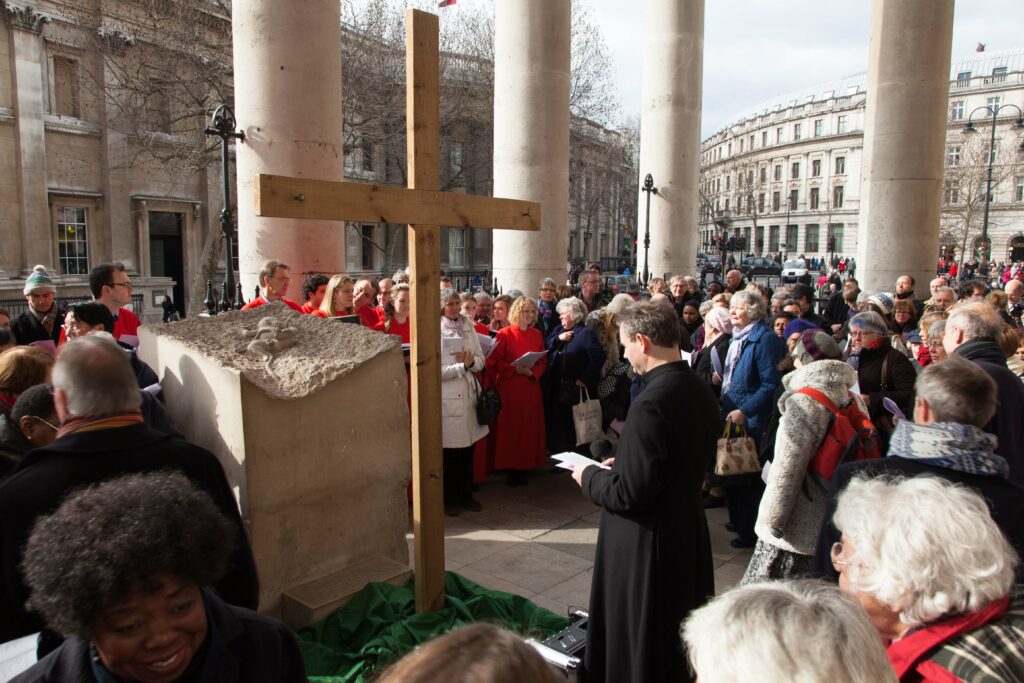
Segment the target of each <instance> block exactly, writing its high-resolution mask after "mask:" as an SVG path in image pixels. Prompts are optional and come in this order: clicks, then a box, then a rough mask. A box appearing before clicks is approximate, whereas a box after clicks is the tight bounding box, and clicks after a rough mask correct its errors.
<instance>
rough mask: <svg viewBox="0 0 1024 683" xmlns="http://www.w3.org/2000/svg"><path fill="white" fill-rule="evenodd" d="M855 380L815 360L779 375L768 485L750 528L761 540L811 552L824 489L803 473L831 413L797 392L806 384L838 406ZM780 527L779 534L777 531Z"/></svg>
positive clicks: (845, 370)
mask: <svg viewBox="0 0 1024 683" xmlns="http://www.w3.org/2000/svg"><path fill="white" fill-rule="evenodd" d="M856 381H857V373H856V371H854V369H853V368H851V367H850V366H849V365H847V364H846V363H843V362H841V361H835V360H820V361H815V362H813V363H810V364H808V365H805V366H803V367H802V368H800V369H798V370H796V371H794V372H791V373H790V374H788V375H786V376H784V377H783V378H782V383H783V386H784V387H785V389H786V391H785V393H784V394H782V397H781V398H780V399H779V411H780V412H781V413H782V419H781V420H780V421H779V431H778V434H777V436H776V438H775V453H774V456H773V457H772V466H771V471H770V473H769V478H768V487H767V489H765V492H764V496H763V497H762V498H761V507H760V509H759V510H758V513H757V524H756V525H755V527H754V530H755V531H756V532H757V537H758V538H759V539H761V541H763V542H764V543H767V544H769V545H772V546H775V547H777V548H781V549H782V550H785V551H788V552H791V553H797V554H800V555H814V544H815V541H816V540H817V538H818V530H819V529H820V528H821V522H822V517H823V516H824V514H825V493H826V492H825V489H823V488H822V487H821V485H820V484H818V483H817V482H816V481H814V480H813V479H812V478H810V477H808V476H807V467H808V465H809V464H810V462H811V458H813V457H814V454H815V452H817V450H818V446H819V444H821V441H822V439H823V438H824V436H825V432H826V430H827V429H828V427H829V421H830V417H831V413H830V412H829V411H828V409H827V408H826V407H825V406H823V405H821V404H820V403H818V401H816V400H815V399H813V398H811V397H810V396H807V395H804V394H797V393H795V392H796V390H797V389H802V388H804V387H811V388H813V389H817V390H818V391H820V392H822V393H824V394H825V395H826V396H828V397H829V398H830V399H831V400H832V402H833V403H834V404H835V405H836V406H838V407H840V408H841V407H843V406H845V405H846V404H847V403H848V401H849V400H850V398H849V394H850V387H851V386H853V384H854V383H855V382H856ZM854 400H859V398H855V399H854ZM860 405H861V408H862V410H864V406H863V404H860ZM864 412H865V413H866V412H867V410H864ZM780 530H781V535H776V533H777V532H778V531H780Z"/></svg>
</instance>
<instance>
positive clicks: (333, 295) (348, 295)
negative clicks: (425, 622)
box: [313, 275, 356, 318]
mask: <svg viewBox="0 0 1024 683" xmlns="http://www.w3.org/2000/svg"><path fill="white" fill-rule="evenodd" d="M355 286H356V283H355V282H353V281H352V278H350V277H349V276H348V275H335V276H333V277H331V279H330V280H328V282H327V290H326V291H325V292H324V300H323V301H322V302H320V308H318V309H317V310H315V311H313V315H315V316H317V317H318V318H334V317H335V316H339V315H352V314H354V313H355V311H354V310H353V309H352V299H353V296H352V293H353V291H354V290H355Z"/></svg>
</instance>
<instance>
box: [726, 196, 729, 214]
mask: <svg viewBox="0 0 1024 683" xmlns="http://www.w3.org/2000/svg"><path fill="white" fill-rule="evenodd" d="M725 210H726V211H728V210H729V198H728V197H726V198H725Z"/></svg>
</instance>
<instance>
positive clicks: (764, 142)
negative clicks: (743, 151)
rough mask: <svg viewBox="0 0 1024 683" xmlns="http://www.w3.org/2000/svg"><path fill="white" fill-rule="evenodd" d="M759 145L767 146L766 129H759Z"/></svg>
mask: <svg viewBox="0 0 1024 683" xmlns="http://www.w3.org/2000/svg"><path fill="white" fill-rule="evenodd" d="M761 146H762V147H767V146H768V131H766V130H763V131H761Z"/></svg>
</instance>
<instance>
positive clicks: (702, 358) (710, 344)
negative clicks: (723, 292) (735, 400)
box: [693, 307, 732, 397]
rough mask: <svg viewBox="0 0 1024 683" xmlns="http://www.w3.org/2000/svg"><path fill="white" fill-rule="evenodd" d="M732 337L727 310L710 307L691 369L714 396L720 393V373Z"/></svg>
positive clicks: (723, 371) (723, 369) (723, 366)
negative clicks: (701, 342)
mask: <svg viewBox="0 0 1024 683" xmlns="http://www.w3.org/2000/svg"><path fill="white" fill-rule="evenodd" d="M731 339H732V321H731V320H729V311H727V310H726V309H724V308H718V307H715V308H712V309H711V310H710V311H708V314H707V316H706V317H705V318H704V348H702V349H701V350H700V351H698V352H697V354H696V355H695V356H694V358H693V370H694V372H696V373H697V376H698V377H700V378H701V379H703V380H704V382H705V383H706V384H707V385H708V386H709V387H711V391H713V392H714V394H715V396H719V397H720V396H721V393H722V375H724V374H725V357H726V355H727V353H728V351H729V341H730V340H731Z"/></svg>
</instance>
